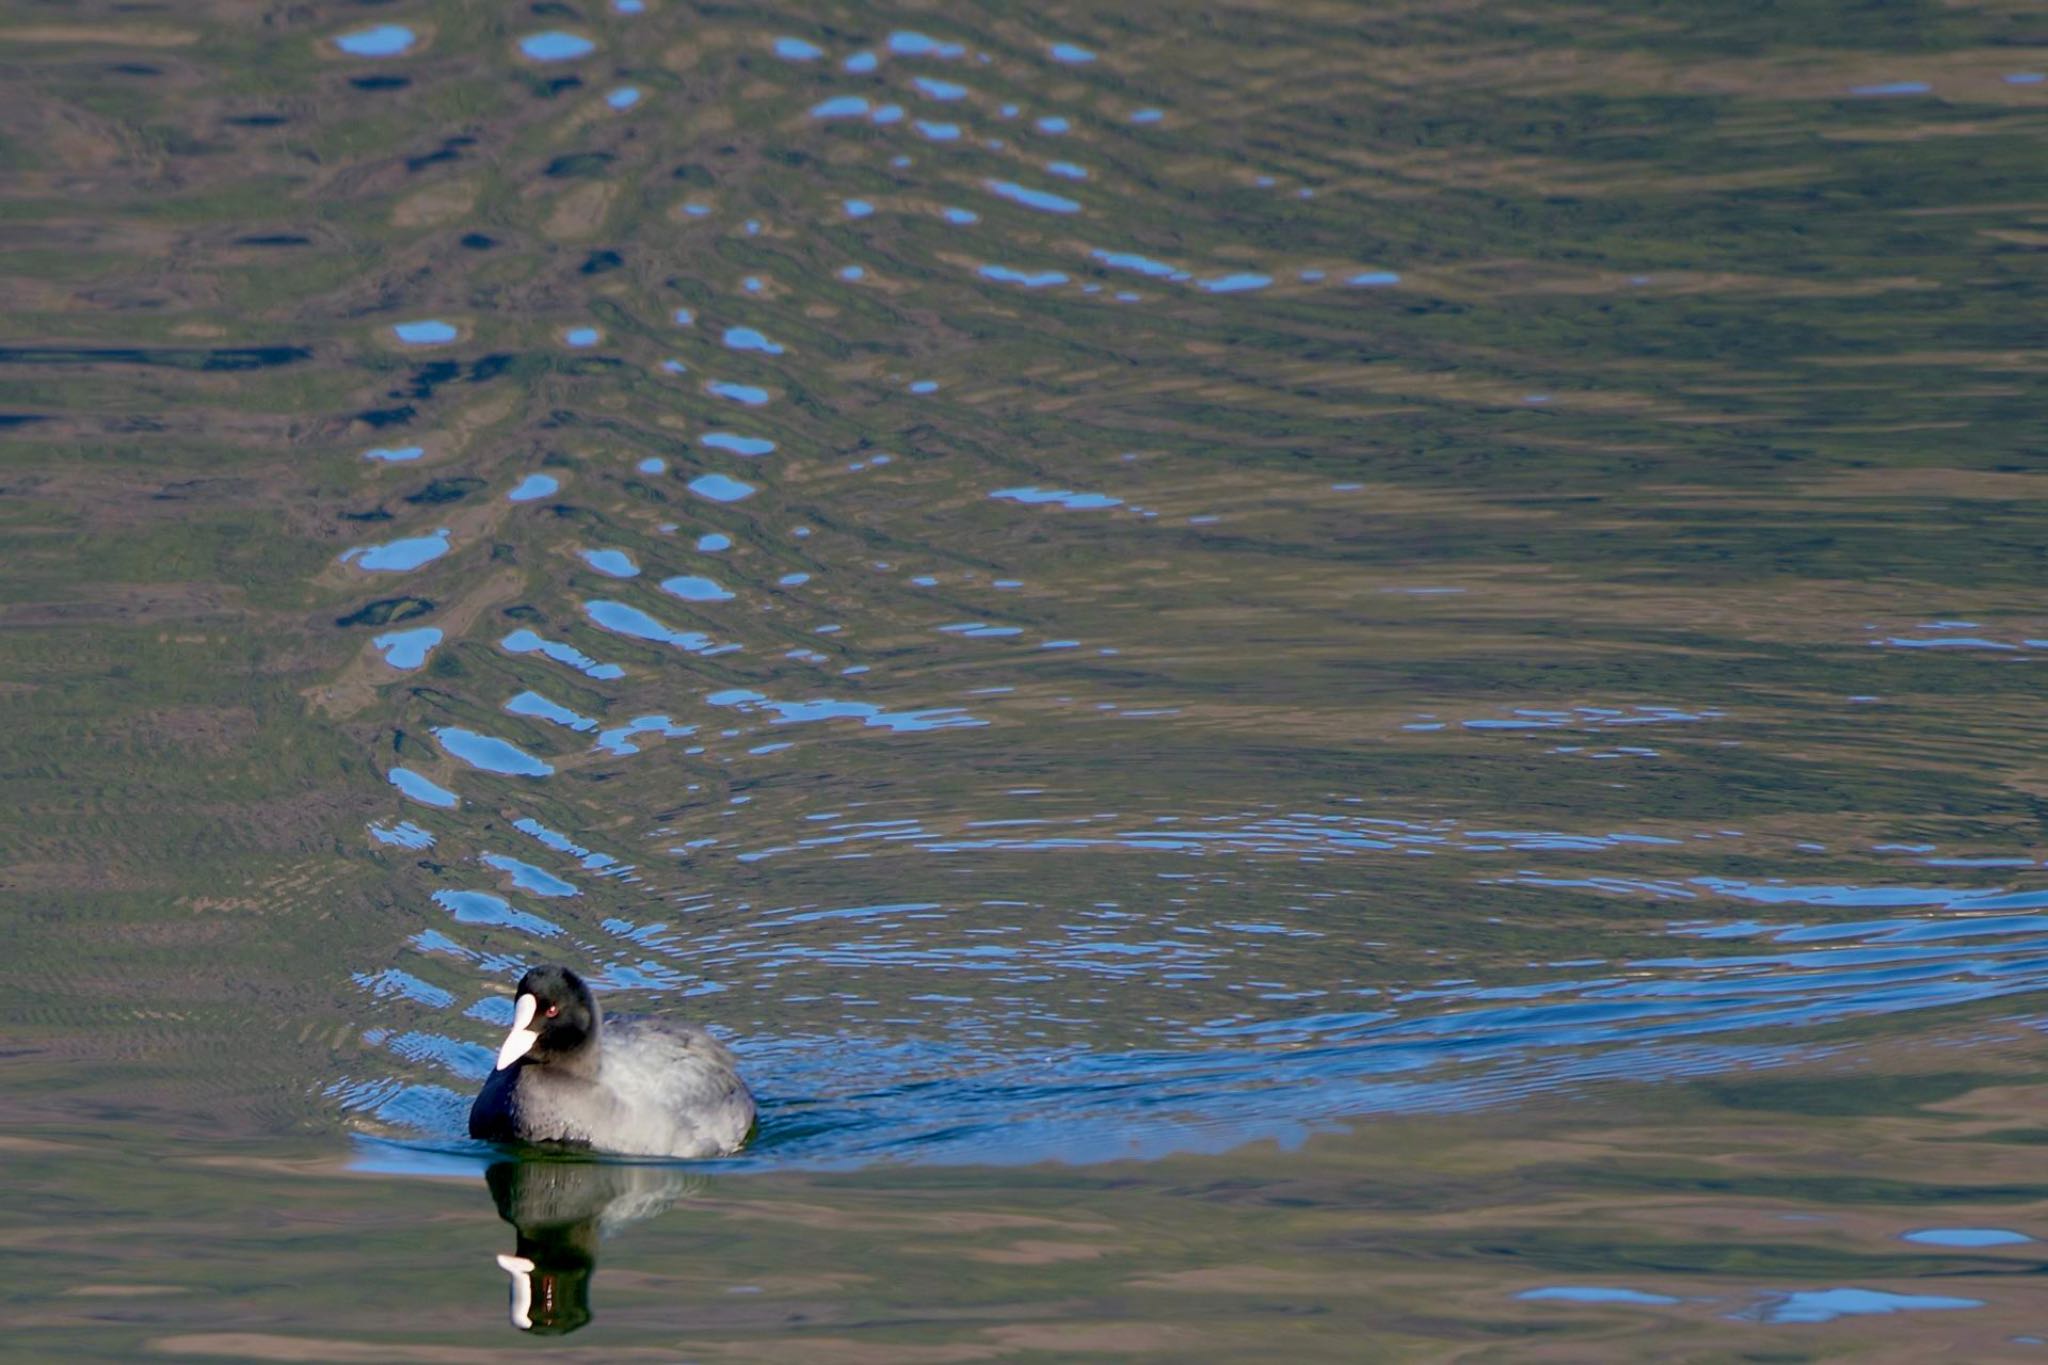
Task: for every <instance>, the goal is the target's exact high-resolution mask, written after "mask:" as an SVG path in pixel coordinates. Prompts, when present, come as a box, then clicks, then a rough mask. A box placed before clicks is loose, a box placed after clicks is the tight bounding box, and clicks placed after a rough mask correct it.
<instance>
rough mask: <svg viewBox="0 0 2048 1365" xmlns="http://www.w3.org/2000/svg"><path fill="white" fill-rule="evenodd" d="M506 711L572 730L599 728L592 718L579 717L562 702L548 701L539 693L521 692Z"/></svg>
mask: <svg viewBox="0 0 2048 1365" xmlns="http://www.w3.org/2000/svg"><path fill="white" fill-rule="evenodd" d="M505 710H506V712H507V713H508V714H510V715H514V716H531V717H533V718H534V719H536V720H545V721H552V722H553V723H555V724H556V725H562V726H566V727H568V728H569V729H571V730H577V731H587V730H595V729H596V728H597V722H596V721H594V720H592V719H591V718H590V717H588V716H585V715H579V714H578V713H576V712H574V711H571V710H570V709H569V708H568V707H566V706H564V705H562V704H561V703H560V702H556V701H550V700H548V699H547V698H546V697H543V696H542V695H541V694H540V693H538V692H521V693H520V694H519V695H518V696H516V697H514V698H512V700H510V701H508V702H506V703H505Z"/></svg>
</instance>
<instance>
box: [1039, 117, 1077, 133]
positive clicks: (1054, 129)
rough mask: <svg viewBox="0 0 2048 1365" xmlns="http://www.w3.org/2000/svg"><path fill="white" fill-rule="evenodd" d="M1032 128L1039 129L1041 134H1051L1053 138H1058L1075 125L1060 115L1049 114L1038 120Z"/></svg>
mask: <svg viewBox="0 0 2048 1365" xmlns="http://www.w3.org/2000/svg"><path fill="white" fill-rule="evenodd" d="M1031 126H1032V127H1034V128H1036V129H1038V131H1039V132H1041V133H1050V134H1052V135H1053V136H1055V137H1057V136H1058V135H1059V134H1061V133H1064V132H1066V131H1067V130H1068V129H1070V128H1072V127H1073V126H1074V125H1073V124H1071V123H1069V122H1067V120H1066V119H1065V118H1064V117H1062V116H1061V115H1059V114H1047V115H1045V116H1044V117H1042V118H1040V119H1038V120H1037V121H1036V122H1035V123H1033V124H1032V125H1031Z"/></svg>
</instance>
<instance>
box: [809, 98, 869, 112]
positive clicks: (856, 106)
mask: <svg viewBox="0 0 2048 1365" xmlns="http://www.w3.org/2000/svg"><path fill="white" fill-rule="evenodd" d="M867 112H868V102H867V101H866V100H864V99H862V98H861V97H860V96H859V95H834V96H833V97H832V98H831V99H829V100H821V101H819V102H818V103H817V104H814V105H812V106H811V117H812V118H864V117H866V115H867Z"/></svg>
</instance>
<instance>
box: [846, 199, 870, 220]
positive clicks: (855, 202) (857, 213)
mask: <svg viewBox="0 0 2048 1365" xmlns="http://www.w3.org/2000/svg"><path fill="white" fill-rule="evenodd" d="M841 207H842V208H844V209H845V210H846V216H847V217H848V218H865V217H867V216H868V215H869V214H871V213H873V212H874V211H875V206H874V205H873V204H870V203H869V202H868V201H867V200H865V199H849V200H847V201H846V202H845V203H844V204H843V205H841Z"/></svg>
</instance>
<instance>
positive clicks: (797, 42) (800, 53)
mask: <svg viewBox="0 0 2048 1365" xmlns="http://www.w3.org/2000/svg"><path fill="white" fill-rule="evenodd" d="M775 55H776V56H778V57H780V58H782V60H784V61H785V62H815V61H817V60H818V58H820V57H822V56H824V55H825V49H824V48H822V47H819V46H818V45H817V44H816V43H807V42H805V41H804V40H803V39H801V38H777V39H776V40H775Z"/></svg>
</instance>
